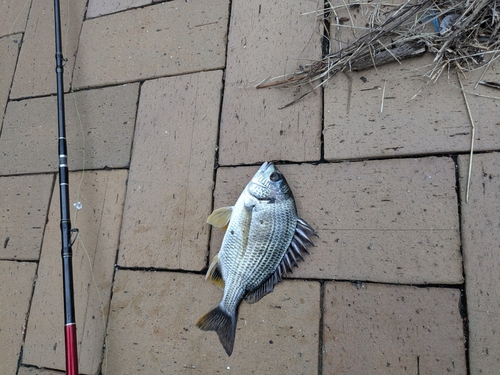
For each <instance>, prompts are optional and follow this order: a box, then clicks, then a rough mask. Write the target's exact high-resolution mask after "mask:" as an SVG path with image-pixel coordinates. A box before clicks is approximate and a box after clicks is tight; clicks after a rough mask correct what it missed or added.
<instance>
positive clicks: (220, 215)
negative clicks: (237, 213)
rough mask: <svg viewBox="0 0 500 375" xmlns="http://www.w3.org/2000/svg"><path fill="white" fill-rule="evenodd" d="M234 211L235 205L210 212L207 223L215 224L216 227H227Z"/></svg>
mask: <svg viewBox="0 0 500 375" xmlns="http://www.w3.org/2000/svg"><path fill="white" fill-rule="evenodd" d="M232 213H233V207H232V206H228V207H221V208H218V209H216V210H214V212H212V213H211V214H210V216H209V217H208V218H207V223H208V224H210V225H213V226H214V227H216V228H222V229H224V230H225V229H227V226H228V225H229V220H231V214H232Z"/></svg>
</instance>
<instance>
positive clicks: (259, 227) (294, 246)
mask: <svg viewBox="0 0 500 375" xmlns="http://www.w3.org/2000/svg"><path fill="white" fill-rule="evenodd" d="M207 222H208V223H209V224H210V225H212V226H214V227H217V228H221V229H223V230H225V234H224V239H223V240H222V244H221V247H220V250H219V253H218V254H217V255H216V256H215V257H214V258H213V260H212V262H211V263H210V266H209V268H208V271H207V274H206V279H209V280H210V281H211V282H213V283H214V284H215V285H217V286H218V287H220V288H221V289H223V290H224V294H223V296H222V299H221V301H220V303H219V304H218V305H217V306H216V307H215V308H214V309H212V310H211V311H209V312H208V313H206V314H205V315H203V316H202V317H201V318H200V319H198V321H197V322H196V326H197V327H198V328H200V329H201V330H204V331H215V332H216V333H217V335H218V337H219V341H220V343H221V344H222V347H223V348H224V350H225V351H226V353H227V355H228V356H231V354H232V352H233V347H234V341H235V335H236V324H237V319H238V308H239V305H240V303H241V301H242V300H243V299H244V300H245V301H246V302H248V303H255V302H257V301H259V300H260V299H261V298H262V297H264V296H265V295H267V294H268V293H271V292H272V291H273V290H274V286H275V285H276V284H277V283H278V282H280V281H281V280H282V278H283V275H284V274H285V273H288V272H292V268H293V267H297V266H298V265H297V262H298V261H301V260H302V261H303V260H304V258H303V252H305V253H307V254H309V251H308V249H307V246H314V243H313V241H312V240H311V237H312V236H316V237H317V234H316V232H315V231H314V230H313V228H312V227H311V226H310V225H309V224H307V222H305V221H304V220H303V219H301V218H299V217H298V216H297V209H296V206H295V200H294V197H293V193H292V190H291V189H290V186H289V185H288V183H287V181H286V179H285V177H284V176H283V174H282V173H281V172H280V171H279V170H278V168H277V167H276V166H275V165H274V164H273V163H272V162H265V163H264V164H262V166H261V167H260V168H259V170H258V171H257V173H256V174H255V175H254V176H253V177H252V179H251V180H250V182H249V183H248V185H247V186H246V187H245V189H244V190H243V192H242V193H241V195H240V197H239V198H238V200H237V201H236V203H235V205H234V206H231V207H222V208H218V209H216V210H214V211H213V212H212V214H211V215H210V216H209V217H208V219H207Z"/></svg>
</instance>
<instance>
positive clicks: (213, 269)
mask: <svg viewBox="0 0 500 375" xmlns="http://www.w3.org/2000/svg"><path fill="white" fill-rule="evenodd" d="M207 279H209V280H210V281H211V282H212V283H214V284H215V285H217V286H218V287H219V288H221V289H224V285H225V284H224V279H223V278H222V273H221V271H220V268H219V254H217V255H216V256H214V259H212V263H210V266H209V267H208V271H207V275H206V276H205V280H207Z"/></svg>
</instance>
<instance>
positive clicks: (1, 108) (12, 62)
mask: <svg viewBox="0 0 500 375" xmlns="http://www.w3.org/2000/svg"><path fill="white" fill-rule="evenodd" d="M0 12H1V11H0ZM0 22H1V21H0ZM22 36H23V35H22V34H14V35H9V36H6V37H3V38H0V56H2V58H1V59H0V115H1V117H3V114H4V113H5V107H6V106H7V100H8V98H9V91H10V86H11V84H12V76H13V75H14V71H15V69H16V61H17V55H18V54H19V46H20V44H21V40H22ZM1 130H2V121H1V120H0V131H1Z"/></svg>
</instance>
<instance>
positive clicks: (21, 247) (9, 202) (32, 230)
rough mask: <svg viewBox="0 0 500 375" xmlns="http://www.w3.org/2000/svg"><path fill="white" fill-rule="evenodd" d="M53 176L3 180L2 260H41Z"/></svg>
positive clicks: (0, 179)
mask: <svg viewBox="0 0 500 375" xmlns="http://www.w3.org/2000/svg"><path fill="white" fill-rule="evenodd" d="M53 185H54V175H52V174H47V175H41V176H34V175H31V176H15V177H0V228H1V230H2V232H1V237H0V246H1V247H0V259H10V260H38V259H39V257H40V249H41V247H42V239H43V232H44V229H45V221H46V218H47V212H48V208H49V202H50V197H51V193H52V188H53Z"/></svg>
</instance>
